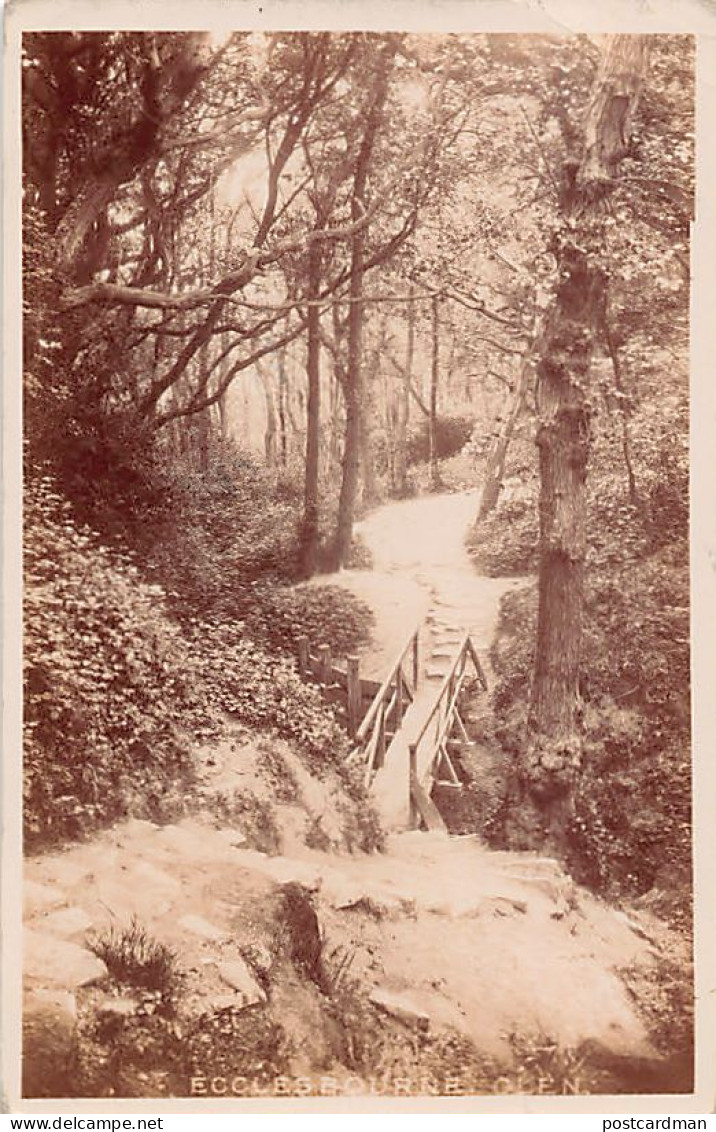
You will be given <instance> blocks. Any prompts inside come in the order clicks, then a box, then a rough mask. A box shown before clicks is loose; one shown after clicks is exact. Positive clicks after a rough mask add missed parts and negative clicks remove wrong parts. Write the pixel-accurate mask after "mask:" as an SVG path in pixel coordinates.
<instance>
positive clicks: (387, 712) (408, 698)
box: [354, 629, 419, 784]
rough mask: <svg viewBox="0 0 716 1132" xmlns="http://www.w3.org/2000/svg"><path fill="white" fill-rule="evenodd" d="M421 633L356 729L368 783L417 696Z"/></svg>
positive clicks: (412, 639)
mask: <svg viewBox="0 0 716 1132" xmlns="http://www.w3.org/2000/svg"><path fill="white" fill-rule="evenodd" d="M418 636H419V630H418V629H416V630H415V631H414V632H413V633H411V634H410V637H409V638H408V641H407V642H406V644H405V647H404V648H403V649H402V651H401V652H400V653H399V655H398V657H397V658H396V660H395V663H394V664H393V665H392V667H391V669H390V672H389V673H388V675H387V676H386V678H385V680H384V681H383V683H382V684H381V685H380V686H379V688H378V691H377V692H376V694H375V696H374V698H373V702H372V703H371V705H370V707H369V708H368V711H367V712H366V714H365V716H364V717H363V720H362V722H361V724H360V726H359V727H358V729H357V731H356V735H355V739H356V747H355V750H354V754H356V753H357V754H359V755H360V757H361V758H362V759H363V762H364V764H365V776H366V782H367V783H368V784H369V783H370V782H371V780H372V779H373V777H374V775H375V773H376V771H378V770H380V768H381V767H382V766H383V764H384V762H385V752H386V751H387V749H388V747H389V745H390V743H391V742H392V740H393V738H394V737H395V735H396V734H397V732H398V730H399V728H400V725H401V724H402V722H403V717H404V716H405V713H406V712H407V710H408V708H409V707H410V705H411V703H412V702H413V700H414V699H415V691H416V688H417V686H418V677H419V663H418V657H419V645H418Z"/></svg>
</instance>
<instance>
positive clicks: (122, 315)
mask: <svg viewBox="0 0 716 1132" xmlns="http://www.w3.org/2000/svg"><path fill="white" fill-rule="evenodd" d="M69 11H70V13H71V9H70V10H69ZM259 11H261V9H259ZM194 14H195V16H196V17H197V20H196V22H197V23H200V22H201V13H200V10H199V9H198V8H197V9H195V13H194ZM696 46H697V44H696V37H695V36H694V35H693V34H688V33H686V32H681V31H678V30H671V31H670V30H666V31H659V32H647V33H643V34H641V33H638V32H634V31H632V30H626V31H622V30H620V29H619V28H617V29H615V30H613V31H609V32H607V31H603V32H602V31H600V32H583V31H571V30H570V29H569V28H566V27H558V26H557V25H555V27H554V28H553V30H551V31H546V32H535V31H519V30H515V31H504V30H503V31H494V32H493V31H489V30H486V31H476V30H470V31H460V30H456V31H444V32H440V31H437V30H432V31H425V30H422V29H421V28H420V27H417V28H415V27H411V26H410V25H409V23H406V28H405V29H404V30H400V29H398V30H385V31H381V30H361V29H360V28H356V27H354V26H352V25H351V26H350V27H349V29H348V30H336V29H329V30H323V29H322V28H320V27H318V28H311V29H305V30H290V29H289V30H281V24H280V22H279V23H277V24H275V26H271V27H267V28H265V29H261V28H260V27H248V28H244V29H243V30H242V28H241V26H240V21H237V23H236V26H235V27H228V26H227V27H225V28H221V29H216V28H215V29H214V30H209V31H201V30H199V31H197V30H187V29H180V28H177V29H176V30H174V29H172V28H167V27H159V26H157V27H156V28H144V29H140V30H136V29H135V30H132V29H131V28H127V27H120V26H117V27H114V26H112V23H111V20H110V19H108V20H107V27H106V28H105V29H104V30H102V29H101V27H98V28H95V29H93V30H87V29H82V28H79V27H78V29H77V30H72V21H71V20H70V21H69V22H67V21H66V22H65V24H64V25H63V27H62V29H61V30H59V29H54V28H51V27H49V26H48V29H45V28H43V27H42V26H36V27H35V26H33V27H32V28H25V29H23V32H22V36H21V47H20V53H19V58H18V60H17V72H18V74H17V78H18V88H19V87H20V84H21V96H19V97H20V103H19V106H20V117H21V121H20V122H19V123H18V126H19V127H21V168H19V169H18V179H19V178H20V175H21V187H20V185H19V184H18V186H17V188H18V194H21V195H18V216H19V211H20V203H21V214H22V221H21V223H22V234H21V243H22V265H21V267H22V283H21V286H22V311H21V318H22V327H21V330H22V357H21V368H20V365H19V366H18V375H17V380H18V382H20V381H21V382H22V635H23V639H22V705H23V707H22V711H23V719H22V754H21V760H22V771H21V774H22V798H21V806H22V866H21V868H22V894H21V900H20V896H19V894H18V906H19V904H20V903H22V909H23V930H22V959H21V962H20V960H19V959H18V968H17V982H18V999H19V993H20V991H19V987H20V983H21V985H22V1018H21V1020H20V1019H18V1020H17V1021H18V1029H19V1026H20V1021H21V1022H22V1046H21V1068H22V1078H21V1080H22V1084H21V1098H22V1099H23V1100H25V1101H28V1100H30V1101H37V1100H60V1101H65V1102H71V1101H79V1100H85V1101H86V1100H90V1099H91V1100H94V1101H95V1102H96V1103H100V1102H102V1103H106V1102H108V1101H115V1100H125V1101H127V1100H131V1101H149V1100H153V1101H158V1100H159V1101H161V1100H178V1099H179V1100H187V1099H188V1100H191V1101H192V1102H196V1103H197V1105H198V1106H199V1107H201V1103H206V1104H207V1105H210V1104H212V1103H214V1102H219V1101H222V1102H231V1103H232V1104H233V1106H234V1109H235V1110H237V1111H240V1110H241V1105H242V1103H244V1102H246V1101H248V1100H252V1101H257V1100H263V1101H271V1100H273V1099H275V1098H284V1099H286V1098H294V1099H296V1100H297V1101H298V1100H301V1099H307V1098H313V1099H321V1100H324V1101H325V1100H331V1101H335V1100H336V1098H341V1099H346V1098H352V1099H353V1101H354V1102H355V1103H356V1105H357V1109H358V1111H360V1110H361V1105H362V1104H363V1103H366V1102H367V1101H376V1100H382V1099H385V1098H398V1099H402V1100H408V1099H411V1100H416V1099H418V1100H419V1099H424V1098H499V1097H502V1098H505V1097H508V1098H519V1097H541V1098H579V1097H582V1098H585V1097H586V1098H590V1097H591V1098H595V1099H596V1102H598V1100H599V1098H600V1097H606V1096H609V1097H615V1096H616V1097H618V1098H623V1099H624V1100H625V1101H626V1100H628V1098H630V1097H632V1098H633V1097H635V1096H642V1097H643V1096H644V1095H646V1096H647V1097H648V1096H652V1097H654V1096H661V1097H662V1098H663V1097H664V1096H666V1097H667V1099H668V1097H672V1098H673V1097H677V1096H683V1097H686V1098H687V1099H688V1097H690V1096H692V1095H693V1093H694V1090H695V1053H694V1050H695V1041H694V1006H695V988H694V962H693V960H694V954H693V947H694V943H693V941H694V930H693V928H694V914H693V908H694V882H693V822H692V797H693V795H692V785H693V780H692V722H691V721H692V715H691V699H692V696H691V675H690V674H691V650H690V608H691V596H690V549H689V477H690V372H691V360H690V334H691V314H690V310H691V300H692V294H691V263H692V258H691V257H692V247H691V233H692V225H693V222H694V218H695V204H694V201H695V184H696V174H695V170H696V166H695V161H696V158H695V148H696V147H695V89H696ZM18 222H19V221H18ZM19 239H20V237H19V236H18V242H19ZM18 274H19V265H18ZM6 600H9V597H8V593H7V592H6ZM18 602H19V594H18ZM18 616H19V614H18ZM18 685H19V677H18ZM702 754H703V752H702ZM17 757H18V765H19V762H20V752H19V747H18V756H17ZM18 774H19V772H18ZM19 807H20V802H18V810H19ZM364 1111H368V1109H364ZM667 1111H668V1110H667Z"/></svg>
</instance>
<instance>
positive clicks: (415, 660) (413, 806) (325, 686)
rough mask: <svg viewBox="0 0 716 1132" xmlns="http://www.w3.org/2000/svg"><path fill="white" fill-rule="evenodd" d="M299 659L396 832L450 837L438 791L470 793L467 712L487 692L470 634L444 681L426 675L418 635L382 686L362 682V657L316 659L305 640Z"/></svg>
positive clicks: (451, 658)
mask: <svg viewBox="0 0 716 1132" xmlns="http://www.w3.org/2000/svg"><path fill="white" fill-rule="evenodd" d="M298 659H299V669H300V671H301V674H302V676H303V677H304V679H310V680H313V681H314V682H316V683H318V684H319V685H320V687H321V688H322V691H323V693H324V695H325V696H326V697H327V698H328V699H329V700H330V701H331V702H333V703H334V704H336V706H337V710H338V713H339V715H341V716H342V718H343V722H344V723H345V725H346V727H347V730H348V733H349V734H350V736H351V738H352V739H353V743H354V746H353V749H352V752H351V758H352V759H353V760H356V761H359V762H360V763H361V764H362V765H363V766H364V768H365V781H366V785H368V786H369V787H370V788H371V790H372V792H373V794H374V796H375V799H376V803H377V806H378V808H379V810H380V811H381V814H382V817H383V820H384V821H385V823H386V825H387V826H388V828H391V829H405V828H410V829H420V828H426V829H444V828H445V823H444V822H443V819H442V817H441V815H440V812H439V811H438V809H437V807H436V806H435V803H434V802H433V801H432V798H431V794H432V790H433V787H434V786H435V785H440V786H447V787H452V788H454V789H457V790H459V789H461V788H462V785H463V784H462V781H461V779H460V776H459V774H458V772H457V770H456V767H455V763H454V759H453V755H454V751H455V750H456V749H460V748H461V747H463V746H464V745H465V744H468V745H469V744H470V742H471V741H470V737H469V735H468V733H467V730H466V728H465V724H464V722H463V719H462V716H461V706H462V703H463V700H464V697H465V694H466V692H468V691H469V690H472V689H474V686H475V684H477V685H478V686H480V687H481V688H482V689H483V690H487V680H486V678H485V673H484V670H483V667H482V664H481V663H480V659H479V657H478V654H477V651H476V649H475V647H474V645H473V643H472V641H471V640H470V636H469V634H467V633H466V634H465V635H464V636H463V638H462V640H461V641H460V642H459V643H458V644H457V646H456V648H455V650H454V653H453V654H452V655H448V656H446V660H447V670H446V671H445V672H444V673H443V672H441V671H437V672H436V671H434V670H432V671H431V670H427V671H426V673H425V674H424V675H423V673H422V671H421V665H420V629H419V628H416V629H415V631H414V632H413V633H411V635H410V637H409V638H408V640H407V642H406V644H405V646H404V647H403V648H402V649H401V651H400V653H399V654H398V656H397V657H396V659H395V661H394V663H393V664H392V665H391V668H390V671H389V672H388V675H387V676H386V677H385V679H384V680H383V682H382V683H380V684H378V683H377V682H376V681H372V680H365V679H364V678H363V677H361V675H360V668H359V661H358V658H357V657H349V658H348V659H347V661H346V662H345V664H340V663H337V662H335V661H334V660H333V658H332V657H331V654H330V650H329V649H328V646H326V645H322V646H320V647H319V648H318V650H316V651H315V652H314V651H313V650H312V649H311V646H310V642H309V641H308V639H307V638H305V637H304V638H301V640H300V641H299V658H298ZM436 677H437V679H439V680H440V683H439V684H436V681H435V678H436Z"/></svg>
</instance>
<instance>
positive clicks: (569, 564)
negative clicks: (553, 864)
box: [522, 35, 646, 852]
mask: <svg viewBox="0 0 716 1132" xmlns="http://www.w3.org/2000/svg"><path fill="white" fill-rule="evenodd" d="M645 59H646V43H645V40H644V38H643V37H640V36H634V35H623V36H615V37H614V38H613V39H612V40H611V41H610V43H609V46H608V48H607V51H606V53H605V56H604V59H603V62H602V66H601V68H600V70H599V73H598V75H597V78H596V80H595V85H594V90H593V95H592V99H591V103H590V106H589V109H588V113H587V117H586V121H585V124H584V129H583V133H582V139H581V141H582V148H581V154H579V155H577V157H576V158H571V159H569V160H568V161H566V162H565V166H564V169H563V187H562V200H561V205H562V211H563V215H564V217H565V221H566V223H565V225H564V226H563V229H562V234H561V236H560V240H559V243H558V245H557V248H556V251H557V259H558V265H557V266H558V277H559V280H560V281H559V284H558V285H557V288H556V293H555V297H554V300H553V304H552V307H551V309H550V310H549V312H548V314H547V318H546V320H545V328H544V334H543V335H542V336H541V339H540V341H539V343H538V346H537V411H538V428H537V444H538V447H539V464H540V562H539V612H538V624H537V644H536V654H535V667H534V676H533V684H532V693H531V698H530V705H529V713H528V723H527V737H526V739H527V741H526V746H525V752H524V759H523V764H522V784H523V797H522V810H523V813H522V819H524V818H529V816H530V814H529V811H531V816H532V818H533V819H534V822H535V827H536V830H537V832H538V835H539V837H540V839H541V841H542V843H543V844H544V845H546V846H548V847H549V848H551V849H552V850H553V851H557V852H559V851H560V849H561V848H563V846H564V841H565V836H566V833H567V828H568V824H569V821H570V818H571V814H572V810H573V796H574V789H575V786H576V783H577V781H578V776H579V771H580V766H581V758H582V749H581V735H580V723H579V712H580V704H579V673H580V657H581V630H582V609H583V579H584V558H585V550H586V514H585V512H586V498H585V486H586V479H587V463H588V458H589V451H590V418H591V413H592V399H591V391H590V382H589V376H590V365H591V360H592V354H593V351H594V345H595V339H596V337H597V334H598V331H599V327H600V324H601V320H602V319H603V316H604V306H605V302H606V294H607V282H608V280H607V276H606V273H605V271H604V269H603V267H602V266H601V265H600V262H599V257H600V252H601V251H602V250H603V247H604V243H605V225H604V219H605V216H606V209H605V199H606V197H607V196H608V195H609V193H610V192H611V190H612V189H613V187H614V183H615V182H614V178H615V174H616V171H617V168H618V165H619V162H620V160H621V159H622V158H623V157H624V156H625V155H626V152H627V147H628V139H629V133H630V128H631V120H632V115H633V112H634V108H635V105H636V102H637V98H638V94H639V90H640V86H641V82H642V77H643V72H644V66H645ZM534 832H535V830H534V829H533V834H534Z"/></svg>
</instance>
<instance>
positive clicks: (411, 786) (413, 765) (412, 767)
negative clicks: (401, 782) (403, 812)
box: [408, 743, 419, 829]
mask: <svg viewBox="0 0 716 1132" xmlns="http://www.w3.org/2000/svg"><path fill="white" fill-rule="evenodd" d="M409 760H410V761H409V763H408V795H409V814H410V816H409V819H408V820H409V828H410V829H417V828H418V825H419V821H418V807H417V805H416V804H415V787H416V785H417V782H418V745H417V743H411V744H410V747H409Z"/></svg>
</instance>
